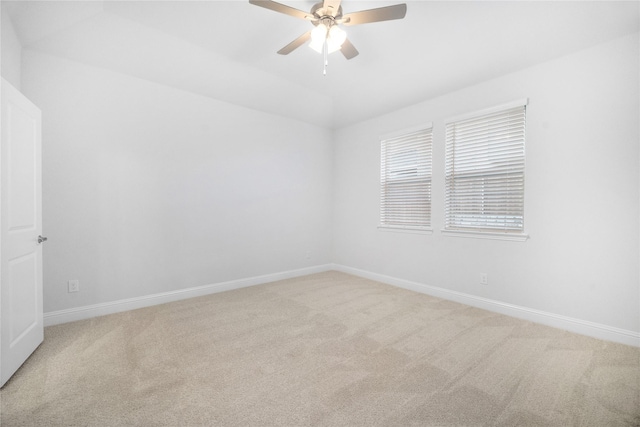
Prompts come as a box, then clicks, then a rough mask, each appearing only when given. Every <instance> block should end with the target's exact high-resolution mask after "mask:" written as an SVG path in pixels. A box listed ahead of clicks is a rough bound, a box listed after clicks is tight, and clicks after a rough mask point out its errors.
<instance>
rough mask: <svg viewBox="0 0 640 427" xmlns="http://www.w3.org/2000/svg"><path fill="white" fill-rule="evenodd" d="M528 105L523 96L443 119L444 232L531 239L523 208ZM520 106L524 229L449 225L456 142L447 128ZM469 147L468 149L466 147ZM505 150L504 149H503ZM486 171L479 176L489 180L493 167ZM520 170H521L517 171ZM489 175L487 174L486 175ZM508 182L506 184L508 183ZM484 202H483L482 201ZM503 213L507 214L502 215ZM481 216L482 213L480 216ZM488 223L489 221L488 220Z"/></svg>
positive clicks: (522, 239) (476, 236)
mask: <svg viewBox="0 0 640 427" xmlns="http://www.w3.org/2000/svg"><path fill="white" fill-rule="evenodd" d="M527 106H528V99H527V98H524V99H519V100H516V101H513V102H509V103H506V104H501V105H497V106H494V107H491V108H486V109H483V110H478V111H474V112H470V113H466V114H463V115H459V116H455V117H451V118H449V119H446V120H445V121H444V125H445V186H444V193H445V194H444V196H445V200H444V208H445V212H444V214H445V216H444V221H445V224H444V228H443V229H442V230H441V232H442V233H443V234H444V235H447V236H453V237H472V238H481V239H497V240H511V241H525V240H527V239H528V238H529V235H528V234H526V232H525V228H524V227H525V223H524V207H525V199H524V195H525V182H524V179H525V166H526V122H527V121H526V114H527ZM518 107H524V118H523V120H524V123H523V137H522V158H521V162H522V166H521V174H522V175H521V176H522V193H521V197H522V204H521V211H522V217H521V221H522V228H521V229H520V230H517V229H508V228H505V229H499V228H490V227H482V226H477V227H474V226H472V225H466V226H464V225H458V226H451V225H450V220H451V216H450V215H451V214H450V211H451V209H452V206H451V199H452V197H453V196H452V195H451V185H452V183H451V180H452V179H453V178H452V176H451V174H452V173H454V172H453V170H450V169H451V168H452V167H453V164H452V165H451V166H450V165H449V164H450V163H453V158H451V156H455V146H454V147H451V144H455V141H451V140H450V139H449V137H448V136H447V133H448V130H447V129H448V128H449V126H450V125H453V124H457V123H461V122H464V121H467V120H472V119H481V118H483V117H486V116H491V115H493V114H496V113H501V112H507V111H508V110H511V109H515V108H518ZM487 142H489V143H490V142H491V141H487ZM467 149H468V148H467ZM500 149H501V150H502V148H500ZM485 171H486V172H489V173H485V174H484V175H483V174H482V171H480V173H479V174H476V176H478V175H479V176H480V177H482V176H484V178H482V180H486V179H488V177H489V176H491V174H492V170H491V169H490V168H487V169H486V170H485ZM493 173H494V174H495V170H494V171H493ZM518 173H520V172H518ZM472 174H475V173H474V172H471V173H467V175H472ZM485 175H486V176H485ZM505 185H506V184H505ZM478 194H479V195H482V197H481V199H483V200H484V198H485V194H486V193H485V192H484V191H481V192H479V193H478ZM483 203H484V202H483ZM500 215H501V214H500V213H498V214H496V216H500ZM503 216H504V215H503ZM480 218H482V216H481V217H480ZM485 225H486V223H485Z"/></svg>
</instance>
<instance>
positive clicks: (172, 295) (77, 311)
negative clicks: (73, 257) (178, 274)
mask: <svg viewBox="0 0 640 427" xmlns="http://www.w3.org/2000/svg"><path fill="white" fill-rule="evenodd" d="M331 269H332V265H331V264H324V265H317V266H314V267H307V268H301V269H298V270H290V271H284V272H280V273H273V274H265V275H263V276H255V277H249V278H245V279H238V280H230V281H228V282H221V283H214V284H211V285H204V286H197V287H194V288H187V289H180V290H176V291H171V292H162V293H159V294H152V295H145V296H141V297H136V298H128V299H123V300H118V301H112V302H106V303H101V304H93V305H87V306H83V307H76V308H70V309H67V310H59V311H51V312H48V313H44V325H45V326H52V325H59V324H61V323H67V322H75V321H76V320H83V319H89V318H92V317H98V316H104V315H107V314H113V313H120V312H123V311H128V310H135V309H137V308H143V307H150V306H153V305H159V304H165V303H168V302H173V301H179V300H183V299H187V298H194V297H199V296H203V295H209V294H215V293H217V292H224V291H230V290H233V289H240V288H246V287H248V286H255V285H261V284H263V283H269V282H275V281H278V280H284V279H291V278H293V277H299V276H306V275H308V274H314V273H321V272H323V271H329V270H331Z"/></svg>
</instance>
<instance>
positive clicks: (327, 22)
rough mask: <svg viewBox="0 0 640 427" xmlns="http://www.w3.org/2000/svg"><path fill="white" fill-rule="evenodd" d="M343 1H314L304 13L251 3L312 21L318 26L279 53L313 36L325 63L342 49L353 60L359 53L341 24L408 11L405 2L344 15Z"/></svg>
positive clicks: (257, 0)
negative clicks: (328, 56)
mask: <svg viewBox="0 0 640 427" xmlns="http://www.w3.org/2000/svg"><path fill="white" fill-rule="evenodd" d="M340 2H341V0H323V1H321V2H320V3H317V4H315V5H314V6H313V7H312V8H311V11H310V12H304V11H302V10H299V9H296V8H293V7H290V6H286V5H284V4H281V3H277V2H275V1H272V0H249V3H251V4H253V5H256V6H260V7H264V8H265V9H270V10H273V11H275V12H280V13H284V14H285V15H290V16H293V17H296V18H300V19H305V20H307V21H310V22H311V23H312V24H313V25H314V26H315V28H313V29H311V30H309V31H307V32H306V33H304V34H303V35H301V36H300V37H298V38H297V39H295V40H294V41H292V42H291V43H289V44H288V45H286V46H285V47H283V48H282V49H280V50H279V51H278V53H279V54H281V55H287V54H289V53H291V52H292V51H294V50H295V49H297V48H298V47H300V46H302V45H303V44H305V43H306V42H307V41H308V40H309V39H311V43H310V45H309V46H310V47H311V48H312V49H314V50H316V51H317V52H319V53H322V52H324V54H325V66H326V55H327V54H329V53H332V52H335V51H337V50H340V51H341V52H342V54H343V55H344V56H345V58H347V59H351V58H353V57H355V56H357V55H358V53H359V52H358V50H357V49H356V48H355V47H354V46H353V44H351V42H350V41H349V40H348V39H347V35H346V33H345V32H344V31H343V30H342V29H341V28H340V27H339V25H360V24H368V23H371V22H380V21H390V20H393V19H402V18H404V17H405V15H406V13H407V5H406V4H404V3H403V4H396V5H393V6H387V7H379V8H376V9H369V10H362V11H359V12H353V13H347V14H346V15H344V14H343V13H342V6H341V5H340ZM325 72H326V70H325Z"/></svg>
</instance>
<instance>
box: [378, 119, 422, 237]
mask: <svg viewBox="0 0 640 427" xmlns="http://www.w3.org/2000/svg"><path fill="white" fill-rule="evenodd" d="M431 128H432V127H431V124H428V125H424V126H421V127H419V128H415V129H411V130H407V131H404V132H402V133H400V134H394V135H388V136H385V137H382V142H381V161H380V165H381V166H380V207H381V208H380V227H382V228H395V229H405V230H418V231H420V230H423V231H428V230H430V228H429V227H430V226H431Z"/></svg>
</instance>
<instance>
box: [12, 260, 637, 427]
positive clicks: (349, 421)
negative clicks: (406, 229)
mask: <svg viewBox="0 0 640 427" xmlns="http://www.w3.org/2000/svg"><path fill="white" fill-rule="evenodd" d="M0 399H1V411H2V413H1V414H0V421H1V423H0V424H1V425H2V427H9V426H597V427H602V426H640V349H638V348H634V347H629V346H625V345H621V344H615V343H611V342H606V341H601V340H597V339H593V338H588V337H584V336H581V335H576V334H572V333H569V332H565V331H561V330H558V329H553V328H549V327H546V326H541V325H538V324H534V323H531V322H527V321H523V320H519V319H514V318H511V317H508V316H503V315H499V314H495V313H491V312H488V311H484V310H480V309H477V308H473V307H469V306H465V305H462V304H457V303H454V302H450V301H446V300H442V299H438V298H433V297H430V296H427V295H423V294H418V293H415V292H411V291H407V290H404V289H399V288H395V287H392V286H388V285H385V284H381V283H378V282H374V281H371V280H367V279H362V278H359V277H354V276H351V275H347V274H343V273H338V272H326V273H320V274H314V275H310V276H305V277H300V278H295V279H289V280H282V281H278V282H274V283H269V284H266V285H260V286H254V287H250V288H244V289H239V290H235V291H229V292H224V293H218V294H213V295H208V296H204V297H200V298H194V299H190V300H185V301H179V302H173V303H169V304H164V305H159V306H155V307H149V308H144V309H139V310H134V311H129V312H125V313H119V314H114V315H109V316H104V317H99V318H93V319H88V320H84V321H79V322H73V323H67V324H63V325H58V326H51V327H47V328H45V341H44V343H43V344H42V345H41V346H40V347H39V348H38V349H37V350H36V352H35V353H34V354H33V356H32V357H31V358H30V359H29V360H28V361H27V362H26V363H25V365H23V367H22V368H20V369H19V370H18V372H17V373H16V375H15V376H14V377H13V378H12V379H11V380H10V381H9V382H8V383H7V384H6V385H5V386H4V387H3V389H2V390H1V391H0Z"/></svg>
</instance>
